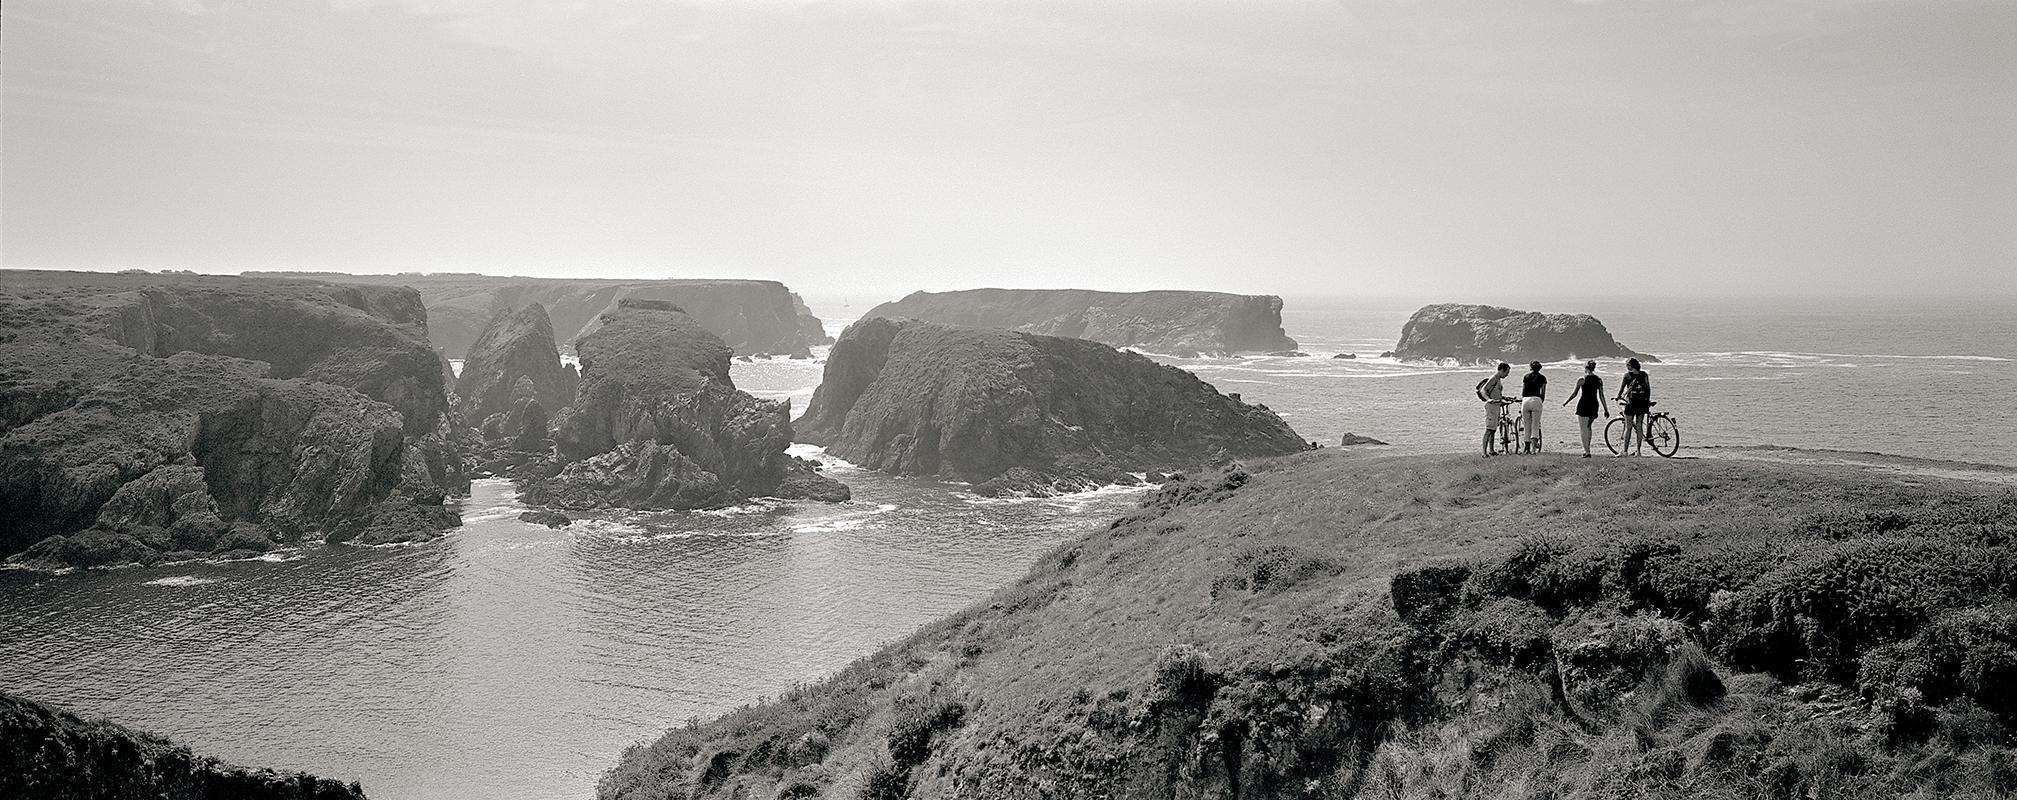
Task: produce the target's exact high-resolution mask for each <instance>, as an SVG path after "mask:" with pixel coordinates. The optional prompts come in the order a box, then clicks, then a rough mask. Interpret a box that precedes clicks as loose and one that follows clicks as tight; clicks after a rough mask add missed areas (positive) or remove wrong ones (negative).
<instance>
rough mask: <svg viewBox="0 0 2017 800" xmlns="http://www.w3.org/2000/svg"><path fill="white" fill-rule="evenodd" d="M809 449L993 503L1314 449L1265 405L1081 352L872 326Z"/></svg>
mask: <svg viewBox="0 0 2017 800" xmlns="http://www.w3.org/2000/svg"><path fill="white" fill-rule="evenodd" d="M798 433H799V437H800V438H801V439H803V440H805V441H809V442H814V443H817V444H821V445H824V446H826V448H827V449H828V450H829V451H830V452H832V453H834V454H835V455H838V456H840V457H842V458H845V459H847V460H849V461H851V462H854V463H856V464H859V465H861V466H864V467H867V468H869V469H878V470H884V471H887V472H893V473H898V474H905V475H942V476H945V477H948V478H955V479H958V480H964V481H969V482H971V483H973V484H975V488H976V491H978V492H981V493H983V494H1044V493H1049V492H1055V491H1072V490H1077V489H1082V488H1087V487H1088V486H1093V485H1101V484H1107V483H1130V482H1133V479H1132V478H1131V477H1130V475H1129V473H1136V472H1164V471H1170V470H1181V469H1190V468H1193V467H1197V466H1199V465H1201V464H1204V463H1206V462H1209V461H1212V460H1215V459H1219V458H1223V457H1225V456H1234V457H1241V456H1264V455H1279V454H1284V453H1293V452H1296V451H1299V450H1302V449H1304V448H1305V447H1307V445H1306V444H1305V443H1304V441H1303V440H1302V439H1301V438H1300V437H1298V436H1297V435H1296V433H1295V432H1294V431H1293V430H1290V428H1289V426H1288V425H1287V424H1286V423H1284V422H1282V419H1281V418H1280V417H1278V416H1276V415H1275V414H1274V412H1272V411H1269V410H1268V409H1267V407H1266V406H1256V405H1250V404H1247V403H1243V402H1240V400H1239V399H1238V397H1237V396H1227V395H1222V394H1220V393H1219V392H1218V391H1216V390H1214V389H1213V388H1212V387H1211V385H1210V384H1207V383H1205V382H1204V381H1201V380H1199V379H1198V378H1197V376H1195V375H1192V374H1191V373H1189V372H1187V371H1185V370H1182V369H1178V368H1176V367H1172V366H1167V365H1163V364H1158V363H1156V362H1155V361H1153V360H1151V359H1149V358H1148V357H1146V356H1142V355H1138V354H1135V353H1127V352H1122V351H1118V350H1115V349H1114V348H1112V347H1108V346H1107V345H1104V344H1100V343H1098V342H1092V341H1087V340H1084V339H1073V338H1067V337H1061V336H1040V335H1036V334H1028V333H1017V332H1014V331H1002V330H988V329H981V328H962V327H956V326H951V325H940V324H936V323H931V322H921V321H917V320H895V319H885V318H870V319H864V320H862V321H861V322H857V323H855V324H854V325H852V326H850V327H849V328H848V329H847V332H846V333H843V334H842V335H841V337H840V340H839V341H838V342H837V343H835V344H834V347H833V352H832V353H831V354H830V355H829V356H828V357H827V364H826V373H825V376H824V378H823V380H822V381H821V383H820V386H819V389H818V391H816V392H815V393H814V394H813V398H812V404H811V405H810V406H808V407H807V409H806V413H805V416H804V417H802V418H800V419H799V421H798Z"/></svg>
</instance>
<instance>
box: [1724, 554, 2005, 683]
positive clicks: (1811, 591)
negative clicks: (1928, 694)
mask: <svg viewBox="0 0 2017 800" xmlns="http://www.w3.org/2000/svg"><path fill="white" fill-rule="evenodd" d="M2013 566H2017V560H2013V559H2012V558H2011V553H2010V552H2008V551H2005V550H2002V549H2000V548H1985V547H1977V546H1971V545H1967V544H1962V543H1957V542H1953V541H1945V540H1940V539H1924V538H1900V537H1879V538H1871V539H1853V540H1849V541H1844V542H1837V543H1832V544H1829V545H1826V546H1823V547H1820V548H1816V549H1814V550H1811V551H1809V552H1807V553H1805V554H1802V555H1798V556H1795V557H1794V558H1792V559H1791V560H1789V561H1787V562H1785V563H1783V564H1781V565H1779V566H1778V567H1777V568H1775V569H1773V570H1772V571H1771V572H1769V573H1766V574H1765V575H1764V576H1763V577H1761V578H1760V579H1759V580H1758V582H1757V583H1756V584H1754V585H1753V586H1751V587H1750V588H1748V589H1745V590H1743V591H1741V592H1733V593H1726V594H1724V595H1721V596H1719V597H1718V599H1717V600H1716V601H1715V602H1713V603H1712V605H1713V606H1714V607H1713V608H1712V609H1711V613H1712V614H1713V620H1712V623H1713V626H1712V628H1711V633H1712V639H1713V641H1714V643H1715V647H1716V653H1717V654H1718V655H1719V656H1721V657H1723V658H1725V659H1727V660H1729V661H1730V662H1731V663H1733V664H1735V665H1737V666H1741V667H1747V668H1752V669H1763V670H1767V671H1770V672H1773V673H1776V674H1779V675H1782V676H1797V675H1800V674H1801V673H1803V671H1804V672H1806V673H1811V674H1812V676H1814V677H1822V678H1827V679H1830V680H1834V681H1837V682H1841V683H1848V682H1850V681H1851V680H1853V679H1854V677H1855V673H1856V669H1857V660H1858V658H1859V657H1861V656H1862V654H1863V653H1864V652H1865V651H1867V650H1870V649H1871V648H1874V647H1877V646H1880V645H1883V644H1886V643H1890V642H1895V641H1899V640H1902V639H1905V638H1908V637H1910V636H1912V635H1913V634H1915V633H1917V632H1918V630H1919V628H1920V626H1922V625H1924V624H1925V623H1926V622H1927V621H1929V620H1930V619H1932V618H1933V617H1934V616H1935V615H1936V614H1938V613H1939V612H1941V611H1943V610H1946V609H1950V608H1956V607H1959V606H1964V605H1974V604H1978V603H1980V602H1981V601H1982V598H1984V597H2007V596H2008V595H2009V589H2010V582H2011V580H2012V578H2013V572H2012V568H2013Z"/></svg>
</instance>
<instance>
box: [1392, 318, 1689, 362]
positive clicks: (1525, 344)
mask: <svg viewBox="0 0 2017 800" xmlns="http://www.w3.org/2000/svg"><path fill="white" fill-rule="evenodd" d="M1394 357H1395V358H1401V359H1422V360H1437V359H1445V358H1452V359H1456V360H1458V361H1462V362H1466V363H1472V362H1479V363H1481V362H1488V361H1508V362H1513V363H1521V362H1526V361H1541V362H1544V363H1545V362H1553V361H1563V360H1567V359H1571V358H1628V357H1630V358H1637V359H1639V360H1640V361H1645V362H1656V361H1659V359H1657V358H1654V357H1652V356H1649V355H1646V354H1644V353H1639V352H1634V351H1633V350H1631V349H1630V348H1627V347H1626V346H1624V345H1622V344H1619V343H1618V340H1617V339H1614V338H1611V332H1610V330H1608V329H1606V328H1605V327H1604V323H1602V322H1598V321H1597V318H1596V317H1593V316H1590V315H1588V314H1542V313H1539V312H1535V311H1516V310H1513V309H1510V308H1500V307H1498V306H1478V305H1462V304H1457V303H1444V304H1441V305H1433V306H1424V307H1423V308H1422V309H1421V310H1420V311H1416V312H1415V315H1414V316H1412V317H1409V318H1408V322H1407V324H1406V325H1404V326H1402V328H1401V343H1400V344H1399V345H1397V346H1396V347H1395V348H1394Z"/></svg>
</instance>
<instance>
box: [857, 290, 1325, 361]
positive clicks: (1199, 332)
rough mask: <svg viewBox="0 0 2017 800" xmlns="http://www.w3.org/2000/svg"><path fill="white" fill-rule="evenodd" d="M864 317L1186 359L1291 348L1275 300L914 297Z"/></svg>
mask: <svg viewBox="0 0 2017 800" xmlns="http://www.w3.org/2000/svg"><path fill="white" fill-rule="evenodd" d="M868 317H908V318H910V319H921V320H926V321H928V322H942V323H945V324H947V325H964V326H968V327H974V328H1003V329H1007V330H1013V331H1021V332H1023V333H1040V334H1044V335H1046V336H1069V337H1072V338H1075V339H1091V340H1093V341H1095V342H1103V343H1105V344H1110V345H1113V346H1115V347H1132V348H1135V349H1139V350H1145V351H1148V352H1151V353H1161V354H1168V355H1178V356H1187V357H1188V356H1196V355H1199V354H1204V355H1217V354H1226V353H1236V352H1246V351H1258V352H1272V351H1277V350H1294V349H1295V348H1296V340H1294V339H1291V338H1289V337H1288V336H1287V335H1286V334H1284V333H1282V299H1281V298H1279V297H1275V296H1273V295H1242V294H1225V293H1223V292H1183V291H1158V292H1093V291H1086V290H1083V289H968V290H965V291H958V292H913V293H911V295H910V296H908V297H905V298H904V299H902V300H897V301H895V302H890V303H884V304H882V305H879V306H876V307H875V308H873V309H870V310H869V312H868V314H866V315H865V316H864V318H868Z"/></svg>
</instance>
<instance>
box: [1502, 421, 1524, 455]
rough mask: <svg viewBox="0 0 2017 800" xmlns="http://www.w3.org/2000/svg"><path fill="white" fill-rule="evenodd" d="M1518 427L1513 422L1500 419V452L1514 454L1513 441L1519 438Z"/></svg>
mask: <svg viewBox="0 0 2017 800" xmlns="http://www.w3.org/2000/svg"><path fill="white" fill-rule="evenodd" d="M1518 427H1519V426H1516V425H1514V424H1513V421H1512V420H1510V419H1507V418H1505V417H1499V452H1501V453H1511V452H1513V440H1514V439H1516V438H1518V436H1519V431H1518Z"/></svg>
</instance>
